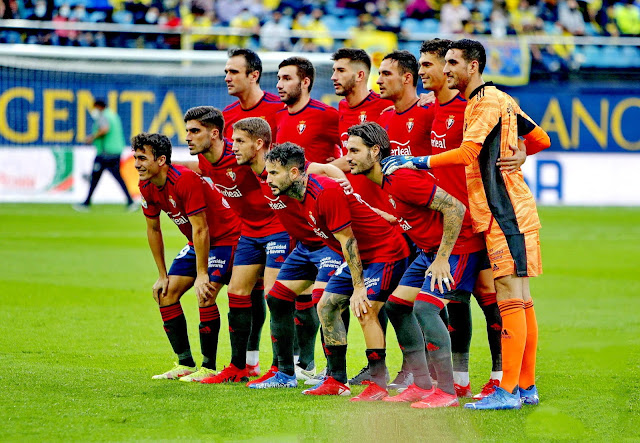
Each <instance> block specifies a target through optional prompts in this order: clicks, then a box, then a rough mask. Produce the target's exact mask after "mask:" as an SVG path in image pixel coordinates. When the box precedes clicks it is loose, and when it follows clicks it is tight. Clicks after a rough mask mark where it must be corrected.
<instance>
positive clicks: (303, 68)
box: [278, 56, 316, 92]
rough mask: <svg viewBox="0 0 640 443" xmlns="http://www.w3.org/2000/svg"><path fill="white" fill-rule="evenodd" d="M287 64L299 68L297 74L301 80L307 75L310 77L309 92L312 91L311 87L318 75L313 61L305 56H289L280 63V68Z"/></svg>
mask: <svg viewBox="0 0 640 443" xmlns="http://www.w3.org/2000/svg"><path fill="white" fill-rule="evenodd" d="M285 66H295V67H296V68H298V71H297V74H298V77H299V78H300V80H302V79H303V78H305V77H308V78H309V92H311V88H312V87H313V80H314V79H315V77H316V69H315V68H314V67H313V63H311V62H310V61H309V59H306V58H304V57H295V56H294V57H289V58H285V59H284V60H282V61H281V62H280V64H279V65H278V69H280V68H284V67H285Z"/></svg>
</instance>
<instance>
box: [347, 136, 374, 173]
mask: <svg viewBox="0 0 640 443" xmlns="http://www.w3.org/2000/svg"><path fill="white" fill-rule="evenodd" d="M347 162H348V163H349V168H351V173H352V174H354V175H357V174H365V173H367V172H369V171H370V170H371V169H372V168H373V165H374V164H375V162H376V160H375V159H374V158H373V154H372V152H371V149H369V148H368V147H367V146H366V145H365V144H364V143H363V142H362V139H361V138H360V137H356V136H350V137H349V140H347Z"/></svg>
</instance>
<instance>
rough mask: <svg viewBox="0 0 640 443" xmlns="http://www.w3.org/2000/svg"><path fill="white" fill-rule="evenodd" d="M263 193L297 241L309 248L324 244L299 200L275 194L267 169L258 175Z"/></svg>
mask: <svg viewBox="0 0 640 443" xmlns="http://www.w3.org/2000/svg"><path fill="white" fill-rule="evenodd" d="M258 180H260V187H261V188H262V193H263V194H264V197H265V198H266V199H267V203H268V204H269V207H270V208H271V209H273V211H274V212H275V213H276V214H277V215H278V219H279V220H280V223H282V226H284V228H285V229H286V231H287V233H288V234H289V235H290V236H291V237H292V238H293V239H294V240H296V241H299V242H300V243H302V244H304V245H305V246H307V247H308V248H311V249H317V248H320V247H322V246H324V243H323V241H322V240H320V238H318V236H317V235H316V234H315V232H313V229H312V228H311V226H309V224H308V223H307V219H306V218H305V217H304V215H303V214H302V207H301V206H300V204H298V202H297V201H296V200H294V199H292V198H291V197H287V196H286V195H278V196H275V195H273V192H271V188H270V187H269V185H268V184H267V181H266V180H267V171H266V169H265V170H264V171H263V172H262V174H260V175H259V176H258Z"/></svg>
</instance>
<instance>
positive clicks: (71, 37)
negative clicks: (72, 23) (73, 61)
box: [53, 3, 78, 46]
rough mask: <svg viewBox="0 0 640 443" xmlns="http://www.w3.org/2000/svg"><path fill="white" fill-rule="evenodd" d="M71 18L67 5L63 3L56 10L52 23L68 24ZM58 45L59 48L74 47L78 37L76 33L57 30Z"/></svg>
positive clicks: (69, 8)
mask: <svg viewBox="0 0 640 443" xmlns="http://www.w3.org/2000/svg"><path fill="white" fill-rule="evenodd" d="M70 17H71V7H70V6H69V5H68V4H67V3H63V4H62V5H60V8H58V12H57V13H56V14H55V15H54V16H53V21H54V22H58V23H64V22H68V21H69V18H70ZM56 35H57V36H58V44H59V45H60V46H74V45H75V44H76V40H77V37H78V31H72V30H67V29H57V30H56Z"/></svg>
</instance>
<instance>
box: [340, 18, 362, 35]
mask: <svg viewBox="0 0 640 443" xmlns="http://www.w3.org/2000/svg"><path fill="white" fill-rule="evenodd" d="M340 23H341V24H342V30H344V31H347V30H348V29H349V28H353V27H355V26H357V25H358V17H350V16H347V17H342V18H341V19H340Z"/></svg>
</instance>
